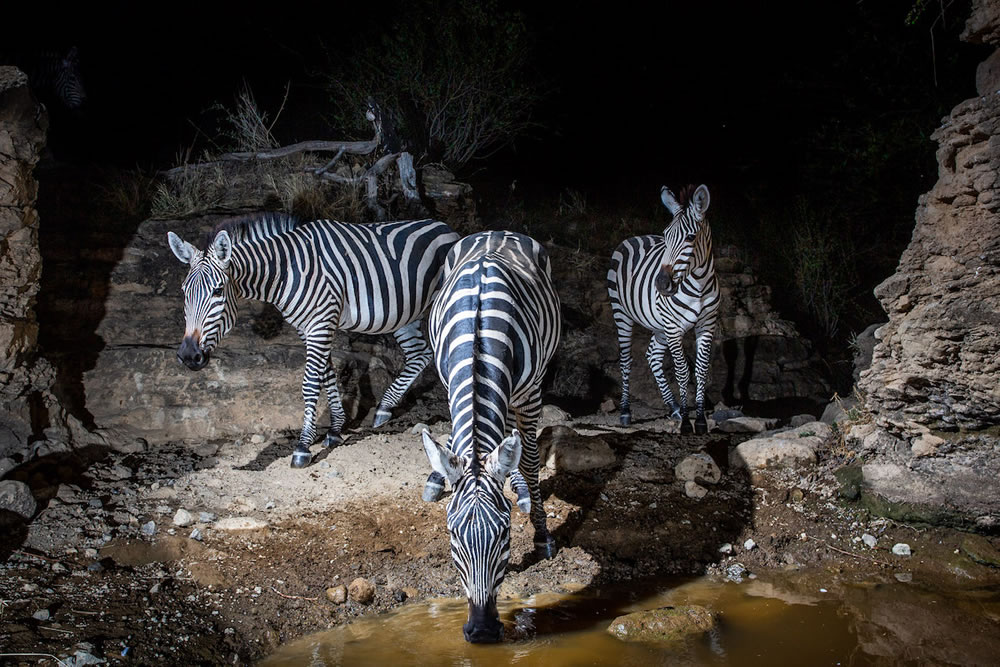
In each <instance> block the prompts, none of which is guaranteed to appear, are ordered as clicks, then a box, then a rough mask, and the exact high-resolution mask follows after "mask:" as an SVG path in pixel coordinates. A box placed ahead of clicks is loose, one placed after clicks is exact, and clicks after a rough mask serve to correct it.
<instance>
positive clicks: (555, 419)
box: [538, 404, 570, 428]
mask: <svg viewBox="0 0 1000 667" xmlns="http://www.w3.org/2000/svg"><path fill="white" fill-rule="evenodd" d="M569 419H570V415H569V413H568V412H566V411H565V410H563V409H562V408H560V407H557V406H555V405H548V404H546V405H543V406H542V412H541V414H540V415H539V417H538V426H539V428H542V427H545V426H551V425H552V424H559V423H562V422H566V421H569Z"/></svg>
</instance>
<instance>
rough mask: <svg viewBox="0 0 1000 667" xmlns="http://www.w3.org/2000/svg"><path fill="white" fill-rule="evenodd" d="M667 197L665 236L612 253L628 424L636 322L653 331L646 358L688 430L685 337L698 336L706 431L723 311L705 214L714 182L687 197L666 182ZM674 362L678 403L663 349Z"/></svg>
mask: <svg viewBox="0 0 1000 667" xmlns="http://www.w3.org/2000/svg"><path fill="white" fill-rule="evenodd" d="M660 199H661V200H662V201H663V204H664V206H666V207H667V208H668V209H669V210H670V212H671V213H672V214H673V216H674V219H673V221H672V222H671V223H670V224H669V225H667V228H666V229H665V230H664V231H663V234H662V236H661V235H658V234H657V235H649V236H636V237H633V238H630V239H628V240H626V241H624V242H623V243H622V244H621V245H619V246H618V248H617V249H616V250H615V252H614V254H613V255H612V256H611V269H610V270H609V271H608V295H609V296H610V297H611V312H612V314H613V316H614V320H615V326H616V327H617V329H618V355H619V363H620V366H621V373H622V401H621V422H622V424H625V425H628V424H630V423H631V421H632V411H631V408H630V404H629V386H628V382H629V373H630V371H631V367H632V327H633V325H634V324H636V323H638V324H640V325H642V326H644V327H646V328H647V329H649V330H650V331H652V332H653V337H652V340H650V342H649V347H648V348H647V349H646V359H647V360H648V361H649V367H650V369H651V370H652V371H653V377H654V378H655V379H656V384H657V386H658V387H659V389H660V394H661V395H662V397H663V402H664V404H665V405H666V406H667V408H668V409H669V410H670V414H671V416H672V417H673V418H674V419H678V420H680V426H681V433H689V432H690V431H691V425H690V424H689V422H688V419H687V417H688V403H687V386H688V379H689V373H690V371H689V368H688V362H687V359H686V358H685V357H684V349H683V346H682V338H683V336H684V334H685V333H687V332H688V331H690V330H691V329H692V328H694V335H695V384H696V387H695V390H696V394H695V402H696V407H697V413H696V416H695V431H696V432H697V433H706V432H707V431H708V422H707V420H706V419H705V382H706V379H707V377H708V366H709V361H710V359H711V353H712V336H713V334H714V332H715V321H716V316H717V315H718V311H719V283H718V281H717V280H716V277H715V263H714V261H713V259H712V231H711V229H710V228H709V226H708V220H707V219H706V218H705V212H706V211H707V210H708V203H709V195H708V188H707V187H705V186H704V185H702V186H700V187H698V188H697V189H695V188H694V186H688V187H687V188H685V189H684V190H682V191H681V196H680V198H676V197H674V194H673V193H672V192H671V191H670V190H668V189H667V188H666V186H664V187H663V189H662V190H661V191H660ZM667 349H669V350H670V355H671V357H673V361H674V373H675V375H676V378H677V389H678V398H679V401H675V400H674V396H673V394H672V393H671V391H670V383H669V382H667V379H666V377H665V376H664V373H663V355H664V351H665V350H667Z"/></svg>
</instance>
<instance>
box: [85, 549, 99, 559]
mask: <svg viewBox="0 0 1000 667" xmlns="http://www.w3.org/2000/svg"><path fill="white" fill-rule="evenodd" d="M83 555H84V556H85V557H86V558H97V549H94V548H93V547H87V548H86V549H84V550H83Z"/></svg>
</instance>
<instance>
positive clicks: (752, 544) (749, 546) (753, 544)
mask: <svg viewBox="0 0 1000 667" xmlns="http://www.w3.org/2000/svg"><path fill="white" fill-rule="evenodd" d="M756 546H757V543H756V542H754V541H753V538H750V539H748V540H747V541H746V542H744V543H743V548H744V549H746V550H747V551H753V548H754V547H756Z"/></svg>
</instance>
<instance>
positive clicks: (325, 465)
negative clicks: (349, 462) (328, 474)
mask: <svg viewBox="0 0 1000 667" xmlns="http://www.w3.org/2000/svg"><path fill="white" fill-rule="evenodd" d="M319 467H320V468H329V467H330V462H329V461H326V460H323V461H320V462H319Z"/></svg>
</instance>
